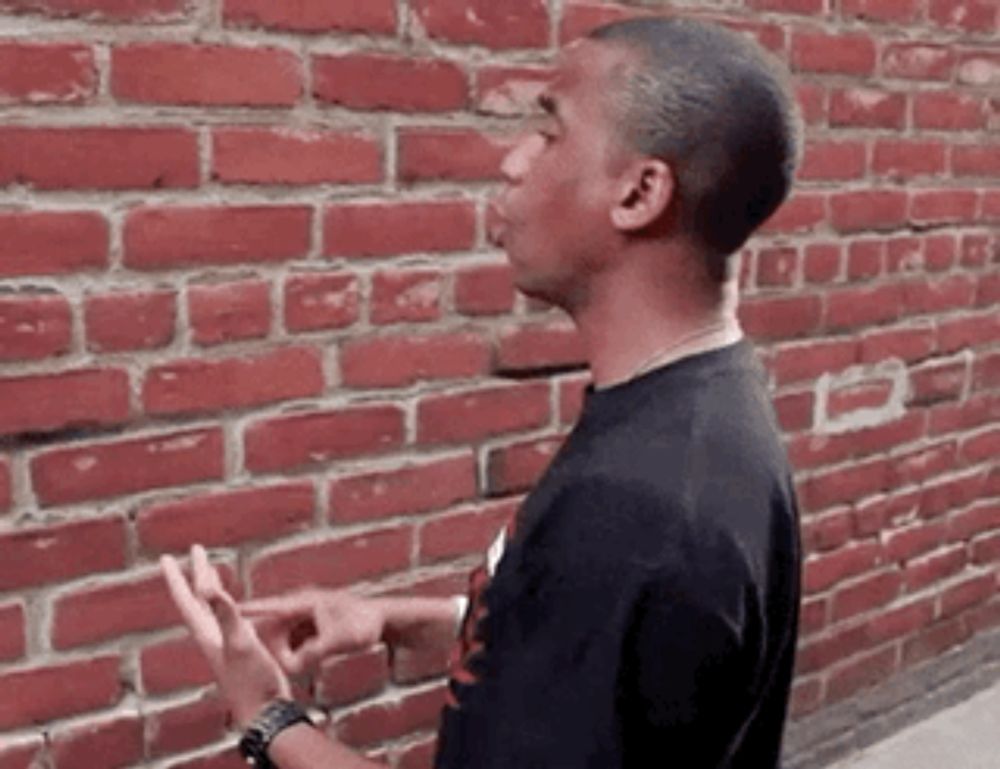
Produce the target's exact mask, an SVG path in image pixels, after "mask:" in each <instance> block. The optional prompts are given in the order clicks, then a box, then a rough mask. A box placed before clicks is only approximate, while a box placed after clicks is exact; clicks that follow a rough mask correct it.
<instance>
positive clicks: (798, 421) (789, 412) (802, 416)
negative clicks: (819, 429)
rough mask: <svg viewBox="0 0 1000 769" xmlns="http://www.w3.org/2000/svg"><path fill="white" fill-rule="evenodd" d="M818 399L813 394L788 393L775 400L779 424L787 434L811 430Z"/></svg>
mask: <svg viewBox="0 0 1000 769" xmlns="http://www.w3.org/2000/svg"><path fill="white" fill-rule="evenodd" d="M815 403H816V397H815V396H814V395H813V394H812V393H811V392H804V393H788V394H786V395H779V396H777V397H776V398H774V411H775V414H777V417H778V424H779V425H780V426H781V429H782V430H784V431H786V432H797V431H799V430H809V429H811V428H812V426H813V409H814V406H815Z"/></svg>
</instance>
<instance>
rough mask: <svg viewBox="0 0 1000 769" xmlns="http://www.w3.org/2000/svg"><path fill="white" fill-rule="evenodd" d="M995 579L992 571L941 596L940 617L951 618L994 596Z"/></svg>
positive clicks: (964, 582)
mask: <svg viewBox="0 0 1000 769" xmlns="http://www.w3.org/2000/svg"><path fill="white" fill-rule="evenodd" d="M996 590H997V577H996V574H995V573H994V572H992V571H990V572H987V573H986V574H980V575H978V576H975V577H970V578H969V579H966V580H963V581H962V582H960V583H959V584H957V585H953V586H952V587H949V588H948V589H947V590H945V591H944V592H943V593H942V594H941V616H942V617H951V616H954V615H955V614H958V613H959V612H960V611H963V610H965V609H968V608H969V607H970V606H973V605H974V604H977V603H982V602H984V601H986V600H987V599H989V598H990V597H992V596H993V595H995V594H996Z"/></svg>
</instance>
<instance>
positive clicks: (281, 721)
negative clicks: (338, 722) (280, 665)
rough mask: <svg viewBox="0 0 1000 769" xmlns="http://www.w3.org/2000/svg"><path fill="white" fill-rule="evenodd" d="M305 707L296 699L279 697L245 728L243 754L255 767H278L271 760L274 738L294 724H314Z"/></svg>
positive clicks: (241, 751)
mask: <svg viewBox="0 0 1000 769" xmlns="http://www.w3.org/2000/svg"><path fill="white" fill-rule="evenodd" d="M312 726H313V723H312V720H311V719H310V718H309V716H308V715H307V714H306V712H305V710H304V709H303V708H302V707H301V706H300V705H299V704H298V703H296V702H294V701H292V700H285V699H276V700H272V701H271V702H269V703H267V704H266V705H264V706H263V707H262V708H261V709H260V712H259V713H257V714H256V715H255V716H254V718H253V719H252V720H251V721H250V722H249V724H248V725H247V726H246V728H245V729H244V730H243V735H242V737H241V738H240V741H239V746H238V747H239V751H240V755H242V756H243V758H245V759H246V761H247V763H248V764H250V765H251V766H253V767H255V769H276V768H275V765H274V763H273V762H272V761H271V760H270V758H269V755H270V750H271V746H272V744H273V743H274V741H275V740H276V739H277V738H278V737H279V735H281V734H282V733H284V732H286V731H288V730H289V729H292V728H299V727H301V728H305V727H308V728H312Z"/></svg>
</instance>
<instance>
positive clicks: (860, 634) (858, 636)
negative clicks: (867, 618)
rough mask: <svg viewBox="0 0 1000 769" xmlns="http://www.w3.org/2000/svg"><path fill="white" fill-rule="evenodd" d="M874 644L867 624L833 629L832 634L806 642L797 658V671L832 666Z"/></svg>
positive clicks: (803, 672)
mask: <svg viewBox="0 0 1000 769" xmlns="http://www.w3.org/2000/svg"><path fill="white" fill-rule="evenodd" d="M872 645H873V643H872V638H871V636H870V634H869V633H868V629H867V627H866V626H865V625H861V624H858V623H851V624H848V625H847V626H840V627H837V628H836V629H834V630H833V632H832V634H824V636H823V637H822V638H820V639H817V640H816V641H813V642H810V643H807V644H804V645H803V646H802V648H801V649H800V651H799V655H798V658H797V660H796V671H797V672H798V673H799V674H800V675H804V674H808V673H813V672H815V671H818V670H824V669H828V668H830V667H832V666H833V665H834V664H835V663H837V662H838V661H840V660H842V659H844V658H845V657H851V656H853V655H854V654H856V653H857V652H859V651H862V650H864V649H868V648H870V647H871V646H872Z"/></svg>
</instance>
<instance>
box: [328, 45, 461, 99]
mask: <svg viewBox="0 0 1000 769" xmlns="http://www.w3.org/2000/svg"><path fill="white" fill-rule="evenodd" d="M312 66H313V94H314V95H315V96H316V98H317V99H318V100H319V101H321V102H326V103H329V104H340V105H342V106H344V107H347V108H349V109H358V110H381V109H386V110H397V111H400V112H449V111H452V110H457V109H461V108H462V107H464V106H465V105H466V102H467V101H468V88H469V84H468V78H467V76H466V74H465V72H463V70H462V69H461V68H460V67H459V66H458V65H457V64H455V63H453V62H450V61H446V60H444V59H411V58H404V57H401V56H393V55H389V54H348V55H342V56H316V57H314V58H313V65H312Z"/></svg>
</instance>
